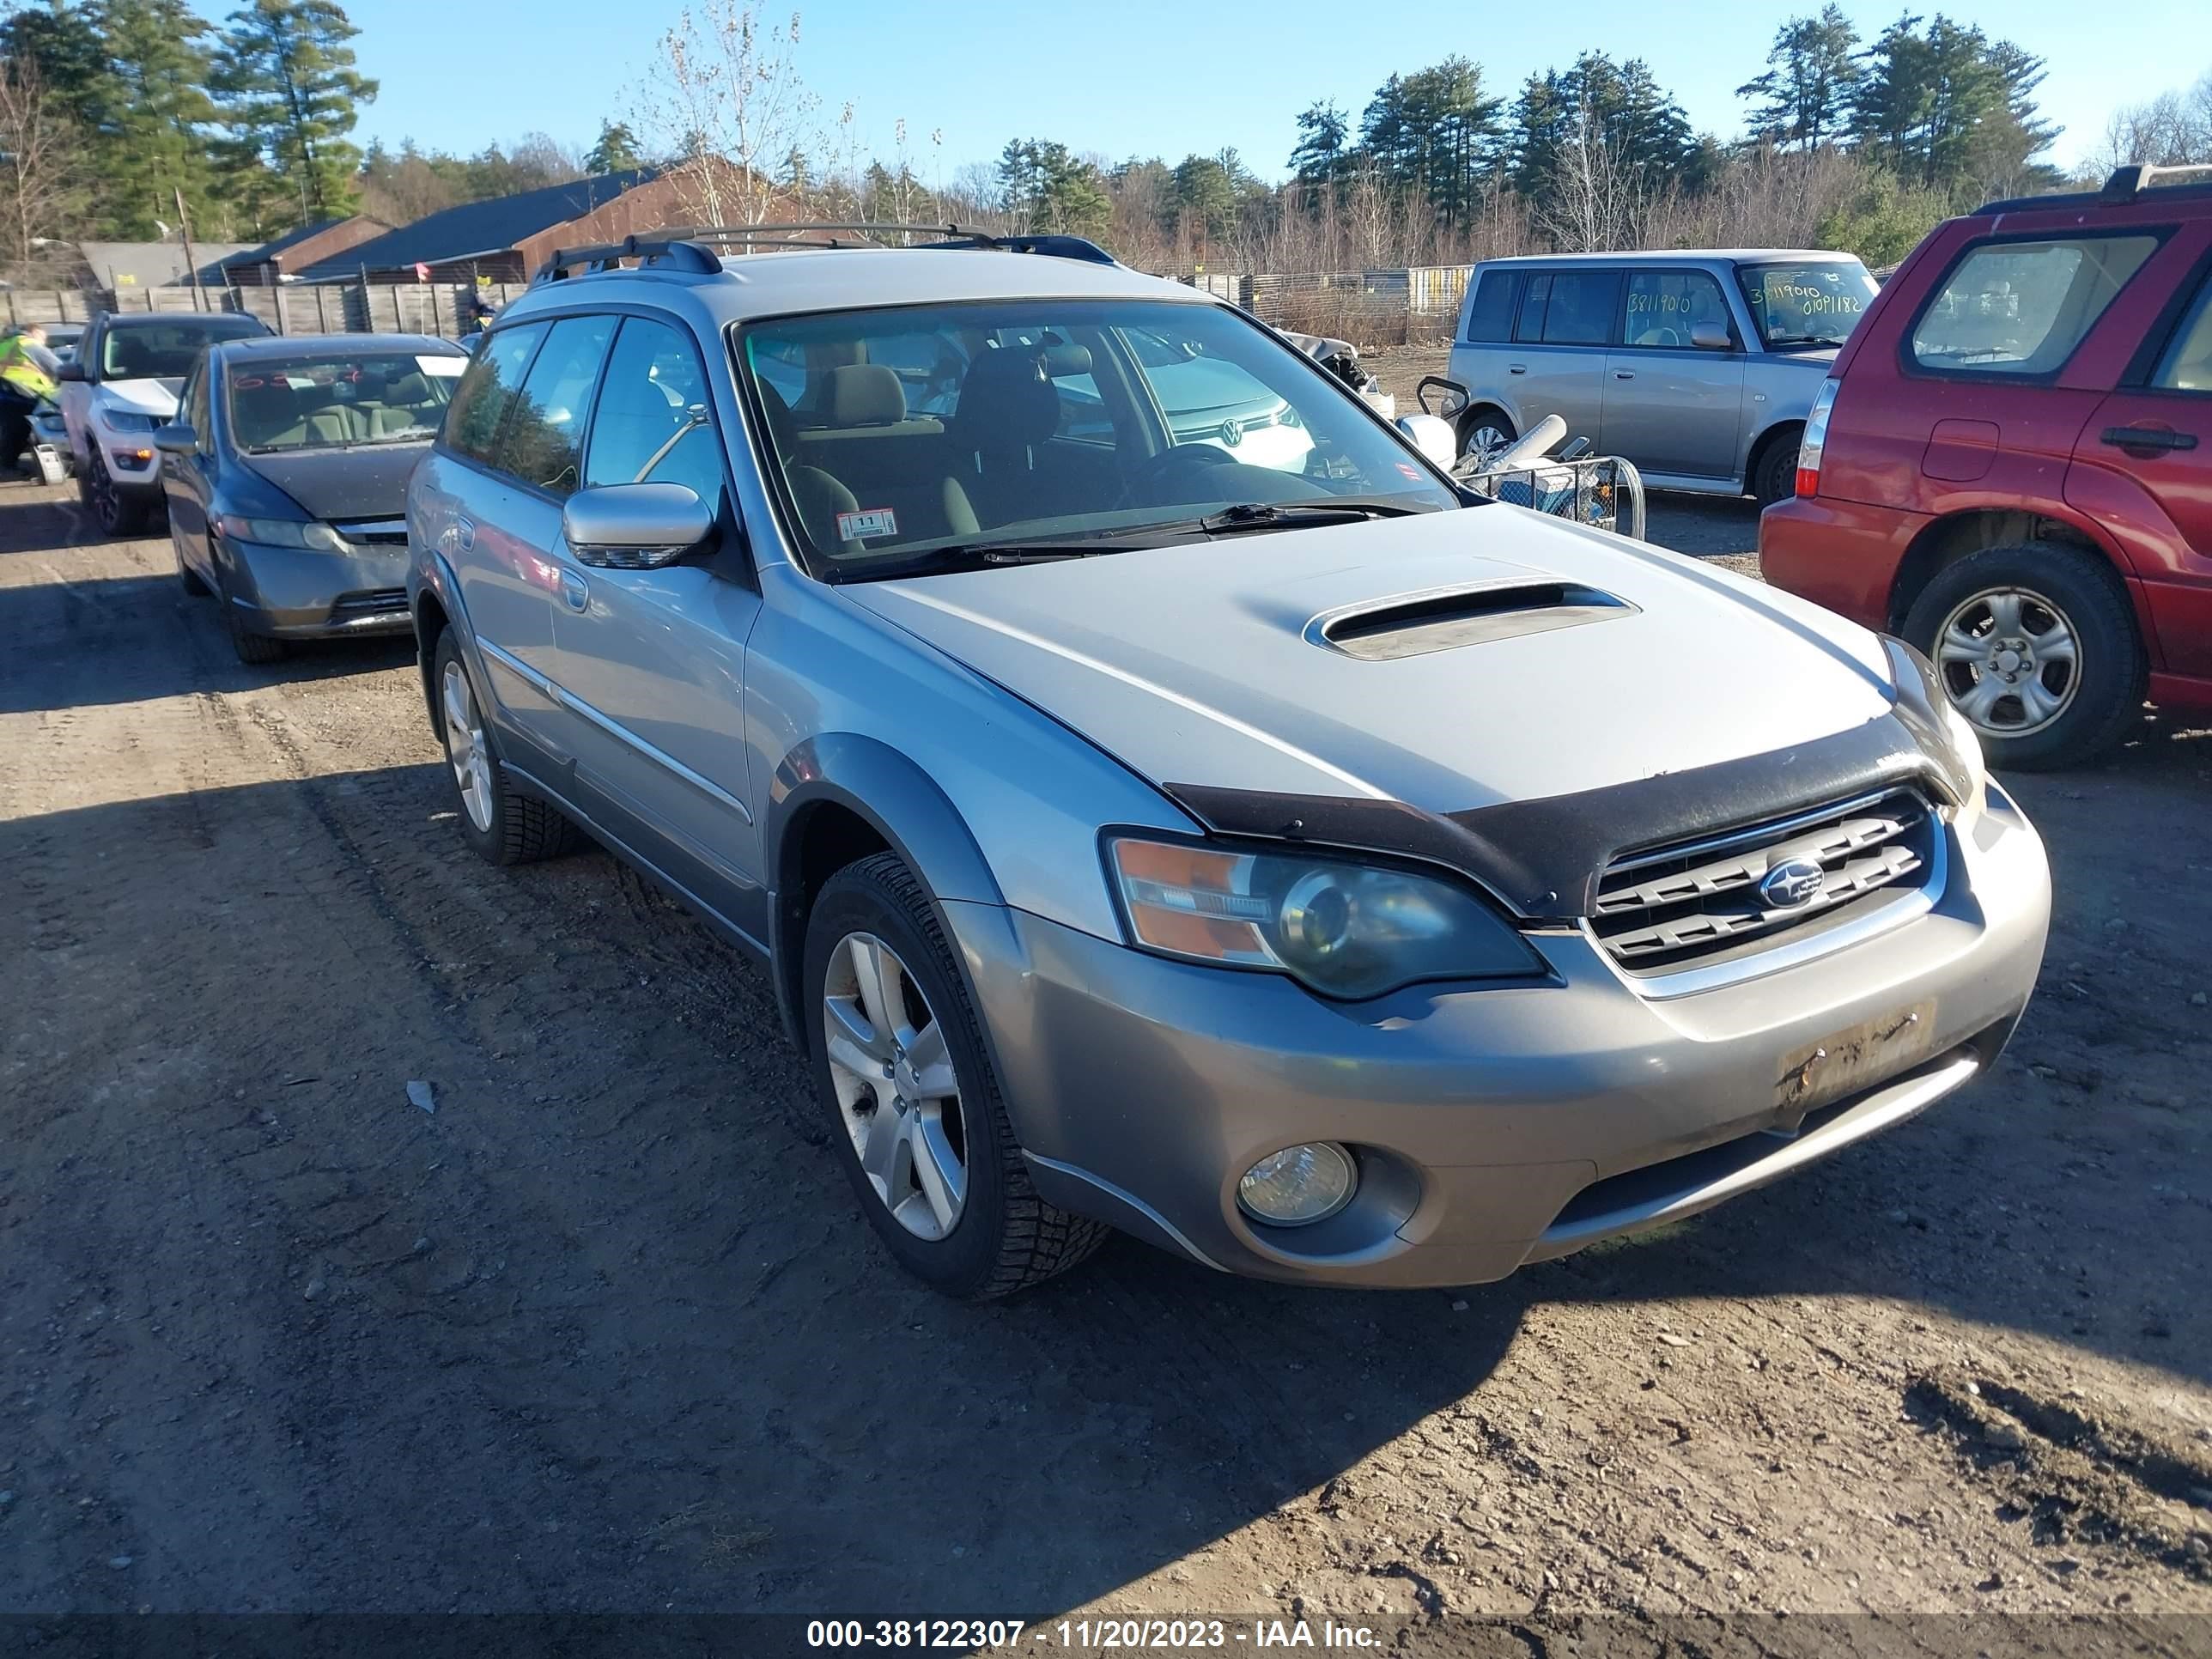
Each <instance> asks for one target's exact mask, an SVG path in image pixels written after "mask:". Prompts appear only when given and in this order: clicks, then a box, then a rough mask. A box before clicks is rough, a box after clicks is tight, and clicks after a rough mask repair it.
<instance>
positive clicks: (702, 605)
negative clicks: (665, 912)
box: [555, 314, 767, 939]
mask: <svg viewBox="0 0 2212 1659" xmlns="http://www.w3.org/2000/svg"><path fill="white" fill-rule="evenodd" d="M580 479H581V483H582V484H583V485H584V486H585V487H587V488H589V487H596V486H599V485H603V484H620V483H678V484H683V485H684V486H686V487H688V488H689V489H692V490H693V491H695V492H696V493H697V495H699V496H700V498H701V499H702V500H703V501H706V502H707V503H708V506H709V507H713V508H714V509H715V513H716V521H717V523H718V524H719V525H720V527H721V538H720V539H721V542H722V546H721V547H720V548H719V549H718V550H716V551H715V552H714V553H713V554H710V555H702V556H701V557H700V558H699V559H698V560H696V561H687V562H684V563H680V564H673V565H667V566H665V567H663V568H660V569H658V570H615V569H607V568H591V567H586V566H584V565H581V564H580V563H578V562H576V561H575V560H574V557H573V556H571V555H569V554H568V550H566V549H565V548H563V550H562V572H561V580H562V592H563V602H562V605H561V608H560V610H559V611H558V612H557V613H556V623H555V632H556V635H557V636H558V639H559V641H560V649H559V653H558V659H559V669H558V674H557V678H558V679H559V681H560V686H561V695H562V699H563V701H564V702H566V703H567V704H568V708H570V710H571V714H572V717H573V722H574V724H573V731H574V743H575V753H576V782H577V784H578V786H579V787H580V788H581V789H583V790H584V791H585V792H586V793H587V794H588V795H589V796H590V797H591V806H592V812H593V814H594V821H595V822H596V823H600V824H602V825H604V826H606V827H607V828H608V829H609V832H610V833H611V834H613V835H616V836H620V837H622V838H623V839H624V840H625V841H627V842H629V843H630V845H631V847H632V848H633V849H634V850H635V852H636V853H637V854H639V855H640V856H641V857H642V858H644V859H645V860H647V861H648V862H650V863H652V864H653V865H654V866H657V867H658V868H659V871H660V872H661V873H662V875H663V876H665V878H667V879H669V880H670V881H671V882H673V883H675V884H677V885H678V886H680V887H682V888H684V890H686V891H687V892H688V893H689V894H690V896H691V897H693V898H694V899H696V900H698V901H700V902H704V903H705V904H707V905H708V906H709V907H711V908H714V910H716V911H718V912H719V913H720V915H722V916H723V917H724V918H725V919H726V921H730V922H732V923H733V924H735V925H736V926H737V927H738V928H740V929H741V930H743V931H744V932H745V933H749V934H750V935H751V936H752V937H754V938H755V939H765V938H766V936H767V935H766V931H765V929H766V921H765V911H764V906H763V896H762V894H763V889H762V884H761V852H760V836H759V832H758V829H757V826H756V817H755V811H754V807H753V804H752V798H751V786H750V781H749V778H748V773H747V767H746V761H745V744H744V666H745V655H744V653H745V641H746V638H747V636H748V635H750V633H751V632H752V627H753V623H754V621H755V619H756V618H757V617H758V616H759V614H760V592H759V589H758V588H757V586H756V585H755V584H754V582H753V580H752V572H751V569H750V565H749V563H748V562H747V561H746V560H745V558H744V554H743V551H742V550H741V548H740V545H739V544H740V538H739V536H738V526H737V521H736V518H735V516H734V512H735V510H734V508H733V507H732V500H733V497H732V495H731V491H730V487H729V479H728V473H727V469H726V459H725V456H724V442H723V436H722V429H721V426H720V422H719V421H718V420H717V418H716V416H715V413H714V397H713V394H712V392H711V389H710V388H709V386H708V382H707V376H706V372H705V366H704V362H703V359H702V356H701V355H700V352H699V350H698V348H697V345H696V342H695V341H694V340H693V339H692V337H691V335H690V331H688V330H686V329H684V328H683V327H682V326H681V325H678V324H677V323H675V322H673V321H672V320H669V319H662V318H659V317H653V316H643V315H635V314H633V315H629V316H626V317H624V318H623V319H622V329H621V332H620V333H619V334H618V335H617V337H616V338H615V341H614V344H613V349H612V350H611V352H610V353H609V354H608V357H607V368H606V374H605V377H604V379H603V380H602V381H601V383H600V386H599V393H598V398H597V400H596V403H595V404H594V407H593V410H592V422H591V430H590V434H589V437H588V440H587V441H586V446H585V448H584V451H583V453H582V456H581V465H580Z"/></svg>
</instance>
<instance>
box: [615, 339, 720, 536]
mask: <svg viewBox="0 0 2212 1659" xmlns="http://www.w3.org/2000/svg"><path fill="white" fill-rule="evenodd" d="M713 407H714V406H713V404H712V403H711V402H710V401H709V400H708V395H707V377H706V374H705V372H704V371H703V370H702V369H701V368H700V367H699V354H698V353H697V352H696V351H695V350H694V349H692V346H691V343H690V339H689V338H688V337H686V336H685V335H684V334H683V333H682V332H681V331H678V330H677V329H673V328H671V327H670V326H669V325H667V324H665V323H656V322H649V321H647V319H644V318H641V317H630V318H626V319H623V325H622V332H621V334H619V335H618V336H617V337H616V339H615V349H614V350H613V352H612V353H611V354H610V355H609V356H608V358H607V374H606V379H605V380H603V381H602V382H601V383H600V386H599V410H598V412H597V413H596V414H594V415H593V416H592V447H591V453H590V454H589V455H588V456H586V459H585V461H584V483H586V485H598V484H615V483H678V484H688V485H690V488H692V489H695V490H696V491H697V492H698V494H699V499H700V500H702V501H705V502H706V503H707V505H708V507H711V508H713V509H714V510H715V511H717V512H719V511H720V507H721V501H722V440H721V436H720V433H719V432H717V431H716V429H715V427H714V416H713V412H712V411H713Z"/></svg>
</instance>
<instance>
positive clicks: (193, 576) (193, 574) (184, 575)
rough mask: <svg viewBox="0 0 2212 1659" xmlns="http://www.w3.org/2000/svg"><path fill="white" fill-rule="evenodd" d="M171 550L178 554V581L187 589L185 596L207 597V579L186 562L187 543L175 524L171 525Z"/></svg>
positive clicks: (189, 597)
mask: <svg viewBox="0 0 2212 1659" xmlns="http://www.w3.org/2000/svg"><path fill="white" fill-rule="evenodd" d="M169 551H170V552H172V553H173V554H175V555H176V556H177V583H178V586H180V587H182V588H183V589H184V590H185V598H186V599H205V598H206V597H207V592H208V585H207V581H206V580H205V579H204V577H202V576H201V575H200V574H199V573H198V572H197V571H195V570H194V569H193V568H191V565H190V564H189V563H187V562H185V544H184V543H183V542H182V541H181V540H179V538H178V536H177V527H176V526H174V525H171V526H169Z"/></svg>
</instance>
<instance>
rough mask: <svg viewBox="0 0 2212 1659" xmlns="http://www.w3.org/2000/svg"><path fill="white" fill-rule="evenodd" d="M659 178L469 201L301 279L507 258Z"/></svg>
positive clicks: (643, 171) (643, 172) (621, 176)
mask: <svg viewBox="0 0 2212 1659" xmlns="http://www.w3.org/2000/svg"><path fill="white" fill-rule="evenodd" d="M655 176H656V173H655V170H654V169H653V168H652V167H632V168H630V169H629V171H627V172H624V173H600V174H599V175H598V176H596V177H594V178H590V179H570V180H569V181H568V183H567V184H565V185H546V186H545V187H544V189H543V190H526V191H523V192H522V193H521V194H520V195H518V196H496V197H493V198H492V199H491V200H489V201H488V202H464V203H463V204H461V205H460V206H459V207H450V208H447V209H446V210H444V211H443V212H441V213H433V214H431V215H430V216H428V217H427V218H422V219H417V220H416V222H414V223H413V224H411V225H403V226H401V227H400V228H398V230H394V231H389V232H387V233H386V234H384V235H382V236H379V237H375V238H374V239H373V240H369V241H366V242H363V243H362V244H361V245H360V246H358V247H352V248H349V249H347V250H346V251H345V252H343V253H342V254H340V255H338V256H337V258H331V259H325V260H323V261H322V262H321V263H320V264H313V265H310V266H308V267H307V269H306V270H303V271H301V273H300V276H301V280H302V281H304V282H310V283H326V282H342V281H343V280H344V279H345V278H347V277H349V276H355V275H356V274H357V273H358V272H360V271H361V270H363V269H364V268H365V269H367V270H404V269H405V268H406V267H408V266H410V265H417V264H423V265H435V264H451V263H453V262H454V261H456V260H460V259H467V258H476V257H480V256H486V255H490V254H495V253H504V252H507V250H508V249H510V248H512V247H514V246H516V245H517V244H519V243H520V242H523V241H525V240H527V239H528V238H530V237H532V236H535V235H537V234H539V233H540V232H541V231H546V230H550V229H551V228H553V227H554V226H556V225H560V224H566V223H567V222H568V221H569V220H571V219H580V218H581V217H583V216H584V215H586V213H589V212H590V211H592V209H594V208H600V207H605V205H606V204H608V203H609V202H611V201H613V200H614V199H615V198H616V197H618V196H621V195H623V193H624V192H626V191H633V190H635V189H636V188H637V187H638V186H639V185H642V184H644V183H646V182H647V181H648V180H649V179H653V178H654V177H655Z"/></svg>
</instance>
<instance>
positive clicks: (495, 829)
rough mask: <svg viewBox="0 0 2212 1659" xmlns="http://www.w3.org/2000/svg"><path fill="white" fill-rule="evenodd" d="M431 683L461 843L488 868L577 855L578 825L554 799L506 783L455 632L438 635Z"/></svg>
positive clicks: (505, 774) (505, 776)
mask: <svg viewBox="0 0 2212 1659" xmlns="http://www.w3.org/2000/svg"><path fill="white" fill-rule="evenodd" d="M456 677H458V678H456ZM430 684H431V686H432V688H433V690H434V693H435V702H434V705H433V707H434V712H435V719H436V724H437V727H438V740H439V742H441V744H444V745H445V749H446V764H447V772H448V774H449V775H451V776H452V778H453V794H454V805H456V806H457V807H458V808H459V811H458V813H457V814H456V816H458V817H459V819H460V823H461V838H462V839H463V840H465V842H468V844H469V846H470V848H471V849H473V850H474V852H475V853H476V854H477V857H479V858H481V859H483V860H484V861H485V862H486V863H488V864H499V865H510V864H535V863H537V862H538V861H539V860H542V859H550V858H558V857H559V856H560V855H561V854H563V853H566V852H568V851H570V850H572V849H573V848H574V847H575V845H576V842H577V840H578V836H577V831H576V826H575V825H574V824H573V823H570V822H569V821H568V818H567V817H565V816H564V815H563V814H562V811H561V810H560V809H559V808H558V807H556V806H555V805H553V804H552V803H551V802H550V801H545V800H541V799H538V797H537V796H536V795H530V794H525V793H523V792H522V791H521V790H520V789H517V788H516V787H514V786H513V784H511V783H509V782H508V781H507V769H506V768H505V767H503V766H501V764H500V763H499V757H498V756H497V755H496V754H495V753H494V752H493V750H492V746H491V740H490V737H491V734H490V726H489V722H488V721H487V720H486V718H485V716H484V714H483V706H484V705H483V698H482V697H480V696H478V695H477V689H476V683H475V682H474V681H473V680H471V678H469V667H468V665H467V664H466V663H465V662H463V661H462V660H461V649H460V645H459V641H457V640H456V639H455V637H454V635H453V629H450V628H448V629H446V630H445V631H444V632H443V633H441V634H440V635H438V647H437V650H436V652H435V653H434V654H433V656H432V658H431V671H430Z"/></svg>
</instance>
